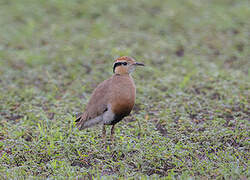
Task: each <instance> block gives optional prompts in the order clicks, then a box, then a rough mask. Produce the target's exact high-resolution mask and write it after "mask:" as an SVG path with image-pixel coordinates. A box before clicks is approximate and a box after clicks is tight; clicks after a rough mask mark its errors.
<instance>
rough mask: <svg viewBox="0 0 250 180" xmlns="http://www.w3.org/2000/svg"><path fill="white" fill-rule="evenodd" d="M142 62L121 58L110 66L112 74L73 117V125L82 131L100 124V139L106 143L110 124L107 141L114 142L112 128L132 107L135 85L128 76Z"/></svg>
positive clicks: (127, 57) (142, 64)
mask: <svg viewBox="0 0 250 180" xmlns="http://www.w3.org/2000/svg"><path fill="white" fill-rule="evenodd" d="M137 66H144V63H140V62H136V61H135V60H134V59H133V58H132V57H129V56H122V57H119V58H117V59H115V61H114V63H113V75H112V76H111V77H110V78H109V79H107V80H104V81H103V82H102V83H100V84H99V85H98V86H97V87H96V88H95V90H94V91H93V93H92V95H91V97H90V100H89V102H88V103H87V105H86V108H85V111H84V112H83V113H81V114H80V115H79V116H78V117H76V120H75V121H76V126H77V127H78V128H79V130H83V129H86V128H89V127H92V126H95V125H98V124H101V125H102V127H103V128H102V138H103V142H106V127H105V126H106V125H111V126H112V127H111V132H110V139H111V142H112V143H113V142H114V132H115V125H116V124H117V123H118V122H120V121H121V120H122V119H123V118H124V117H125V116H128V115H129V114H130V112H131V111H132V109H133V107H134V104H135V97H136V86H135V83H134V80H133V78H132V76H131V73H132V72H133V71H134V70H135V69H136V67H137Z"/></svg>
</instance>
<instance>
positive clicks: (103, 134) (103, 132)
mask: <svg viewBox="0 0 250 180" xmlns="http://www.w3.org/2000/svg"><path fill="white" fill-rule="evenodd" d="M102 140H103V144H105V143H106V128H105V125H104V124H103V126H102Z"/></svg>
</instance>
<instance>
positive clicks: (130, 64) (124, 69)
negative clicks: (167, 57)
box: [113, 56, 144, 74]
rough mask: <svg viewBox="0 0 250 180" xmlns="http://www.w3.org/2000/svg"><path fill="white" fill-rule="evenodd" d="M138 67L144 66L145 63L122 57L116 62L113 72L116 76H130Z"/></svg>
mask: <svg viewBox="0 0 250 180" xmlns="http://www.w3.org/2000/svg"><path fill="white" fill-rule="evenodd" d="M136 66H144V64H143V63H139V62H136V61H135V60H134V59H133V58H132V57H129V56H122V57H119V58H117V59H116V60H115V62H114V65H113V72H114V73H115V74H130V73H131V72H133V71H134V70H135V68H136Z"/></svg>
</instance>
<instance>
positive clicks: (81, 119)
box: [75, 113, 86, 130]
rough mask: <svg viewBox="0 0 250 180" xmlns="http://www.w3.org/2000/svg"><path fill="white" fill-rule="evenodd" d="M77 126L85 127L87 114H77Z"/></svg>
mask: <svg viewBox="0 0 250 180" xmlns="http://www.w3.org/2000/svg"><path fill="white" fill-rule="evenodd" d="M75 122H76V126H77V127H78V129H79V130H82V129H84V128H85V127H84V124H85V122H86V115H85V113H80V114H76V120H75Z"/></svg>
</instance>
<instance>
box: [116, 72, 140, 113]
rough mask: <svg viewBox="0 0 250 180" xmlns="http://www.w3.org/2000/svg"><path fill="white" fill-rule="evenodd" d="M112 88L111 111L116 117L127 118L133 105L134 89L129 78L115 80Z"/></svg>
mask: <svg viewBox="0 0 250 180" xmlns="http://www.w3.org/2000/svg"><path fill="white" fill-rule="evenodd" d="M117 82H118V83H115V84H114V85H113V86H112V88H113V89H112V93H111V96H112V98H111V99H112V102H111V105H112V111H113V112H114V114H116V115H118V116H127V115H129V113H130V112H131V110H132V109H133V107H134V103H135V95H136V88H135V85H134V82H133V79H132V78H131V77H127V78H120V79H117Z"/></svg>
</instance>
